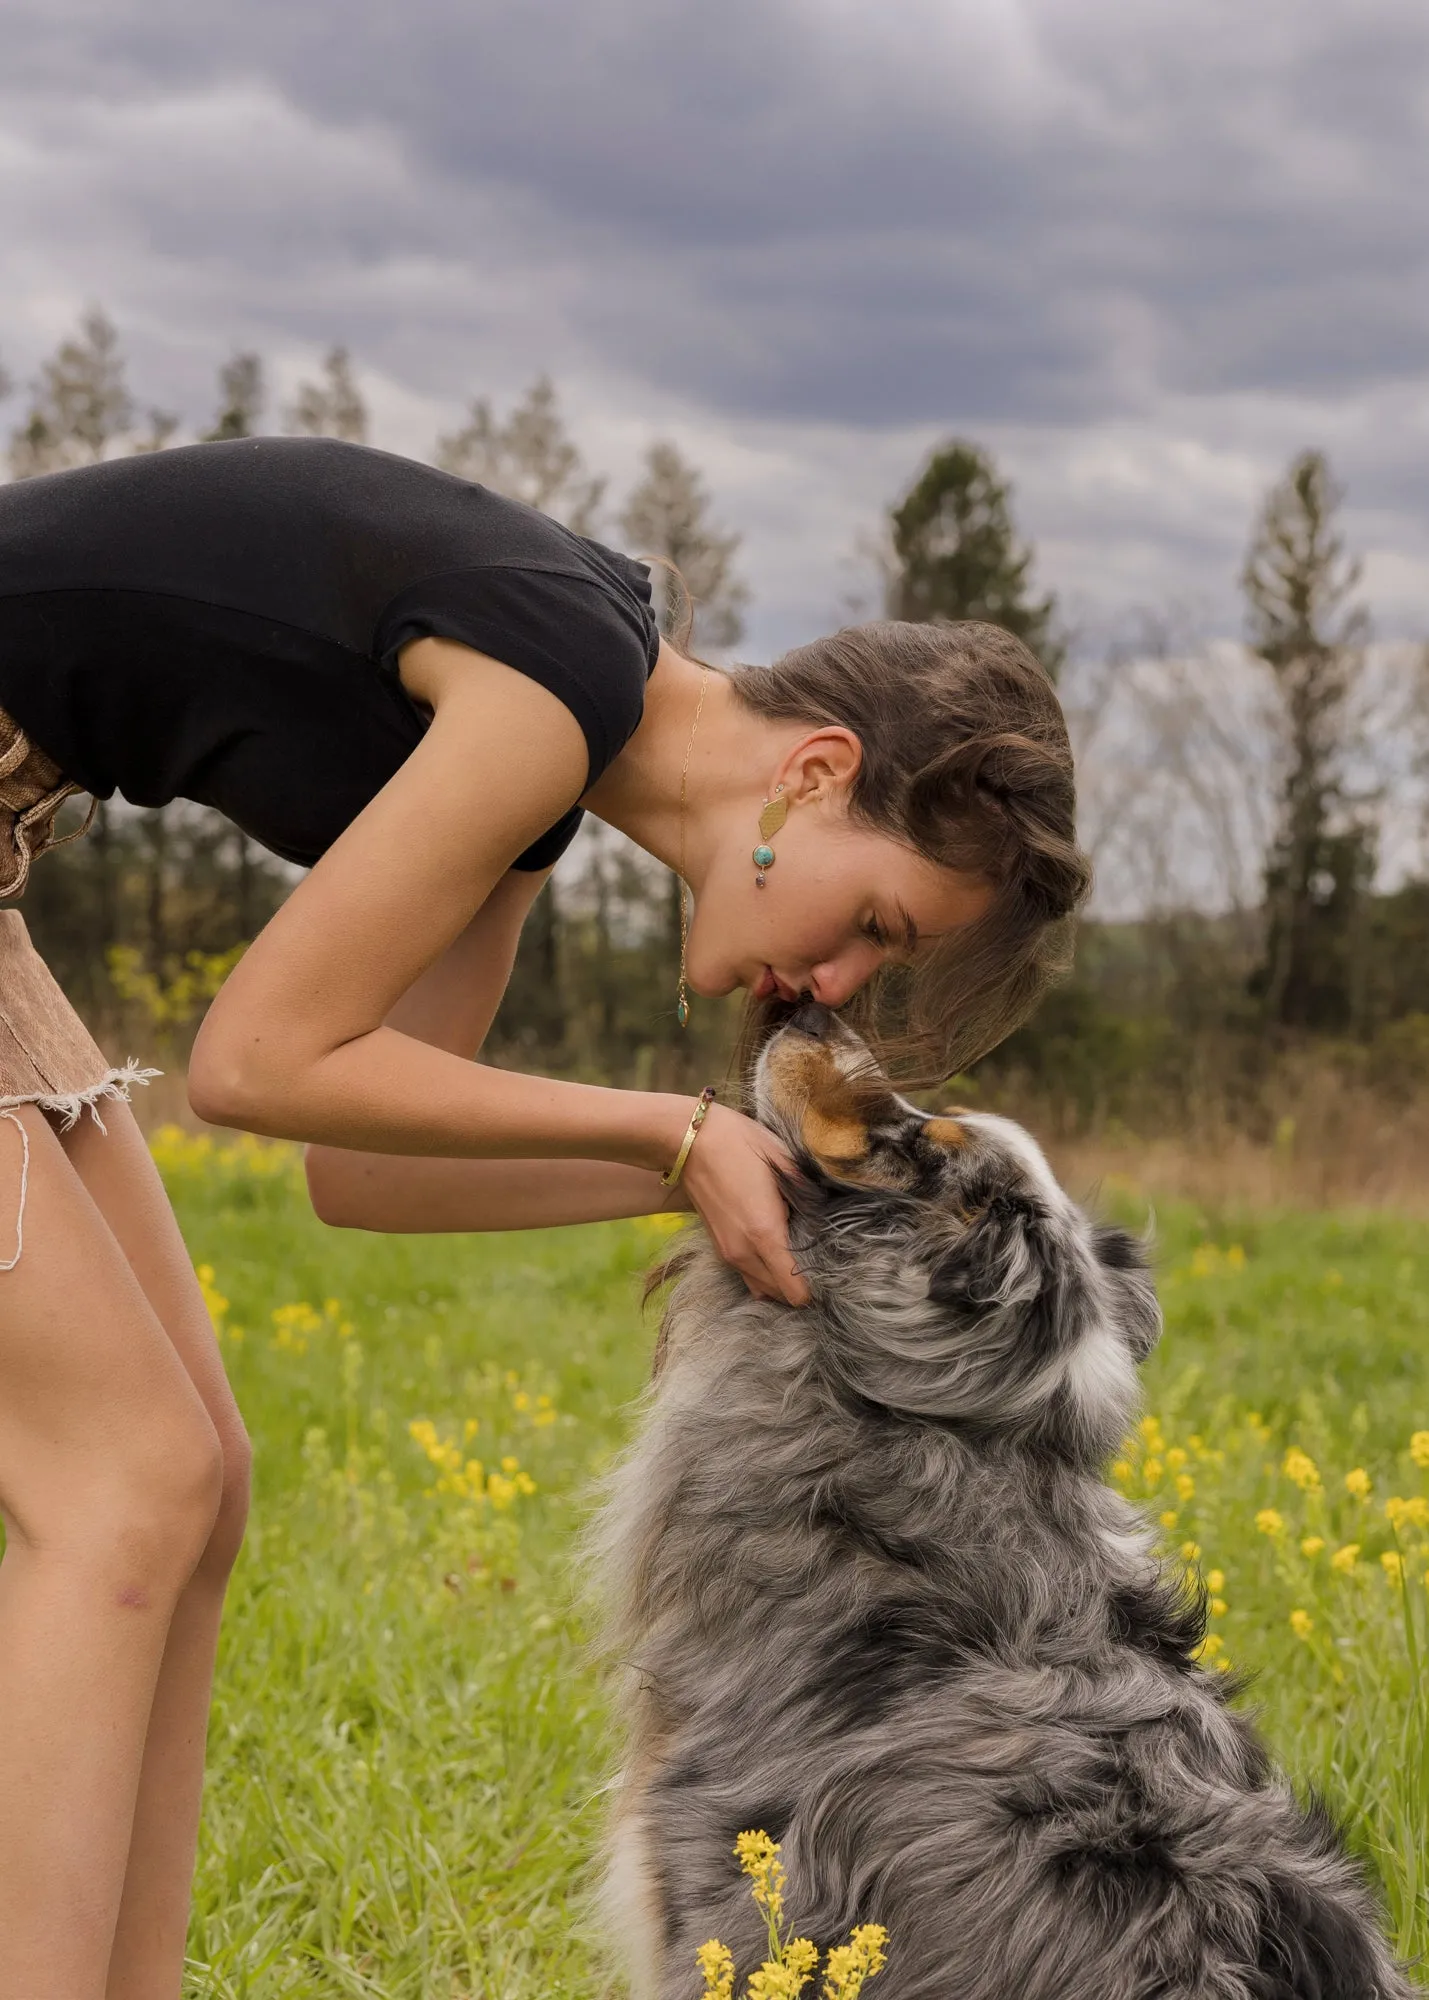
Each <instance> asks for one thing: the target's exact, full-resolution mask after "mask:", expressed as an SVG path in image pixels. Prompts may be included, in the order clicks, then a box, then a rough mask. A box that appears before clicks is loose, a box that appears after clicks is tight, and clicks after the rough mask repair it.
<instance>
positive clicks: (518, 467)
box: [437, 375, 606, 535]
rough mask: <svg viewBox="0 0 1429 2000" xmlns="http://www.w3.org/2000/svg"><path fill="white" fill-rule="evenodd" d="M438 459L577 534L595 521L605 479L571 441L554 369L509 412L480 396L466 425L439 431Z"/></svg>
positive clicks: (445, 466)
mask: <svg viewBox="0 0 1429 2000" xmlns="http://www.w3.org/2000/svg"><path fill="white" fill-rule="evenodd" d="M437 464H438V465H439V466H440V467H441V468H442V470H443V471H444V472H454V473H456V474H457V476H458V478H461V479H473V480H475V481H476V482H477V483H478V485H481V486H489V487H490V488H491V490H492V491H493V492H494V493H505V494H507V495H508V496H509V497H510V498H511V499H513V500H524V501H525V503H526V505H527V506H528V507H536V508H539V510H540V511H541V513H543V514H549V515H551V516H552V518H553V519H555V520H557V521H561V522H564V524H565V526H566V527H568V528H571V529H573V530H574V531H575V533H576V534H578V535H588V534H590V533H591V531H592V529H593V528H594V526H595V521H596V516H597V515H598V513H599V511H600V504H601V501H602V500H603V499H604V497H605V487H606V482H605V480H603V479H596V478H593V477H592V476H591V475H590V474H589V473H588V472H587V471H586V467H585V460H584V459H583V458H582V456H581V454H580V451H579V449H578V448H577V446H576V445H575V444H574V443H573V442H572V441H571V438H570V435H569V433H568V432H567V430H566V425H565V419H564V418H563V417H562V415H561V411H560V404H559V401H558V399H557V396H556V391H555V386H554V384H553V383H552V381H551V378H550V377H549V375H541V376H538V377H537V379H536V381H535V382H533V383H532V385H531V387H530V388H529V389H528V390H527V392H526V396H525V399H524V401H522V402H520V403H518V404H517V405H516V407H515V408H514V409H513V410H512V411H511V412H510V414H509V415H508V416H507V417H505V418H504V419H502V418H498V417H497V416H496V415H495V414H494V412H493V410H492V407H491V404H490V402H489V401H488V400H487V398H486V397H485V396H478V397H474V398H473V400H472V402H471V403H470V405H469V406H468V411H467V420H466V422H465V423H464V424H463V425H462V426H461V428H460V429H459V430H455V431H451V432H449V433H448V434H447V435H446V436H444V437H440V438H438V439H437Z"/></svg>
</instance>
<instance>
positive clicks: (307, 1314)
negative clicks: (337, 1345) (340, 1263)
mask: <svg viewBox="0 0 1429 2000" xmlns="http://www.w3.org/2000/svg"><path fill="white" fill-rule="evenodd" d="M272 1319H273V1328H274V1331H273V1338H272V1339H271V1340H270V1341H269V1343H268V1345H269V1346H270V1347H273V1348H276V1349H277V1350H278V1351H279V1353H282V1354H306V1353H307V1351H308V1342H309V1341H310V1340H311V1339H312V1338H313V1337H314V1335H315V1334H320V1333H332V1334H336V1336H337V1338H338V1339H339V1340H347V1339H348V1338H350V1336H351V1333H352V1321H351V1320H350V1319H344V1318H343V1316H342V1307H341V1305H340V1304H339V1303H338V1301H337V1300H336V1299H324V1300H323V1303H322V1310H321V1312H320V1311H319V1310H318V1308H317V1307H316V1306H311V1305H309V1304H308V1302H307V1300H306V1299H294V1300H293V1302H292V1303H291V1304H290V1305H286V1306H274V1308H273V1313H272Z"/></svg>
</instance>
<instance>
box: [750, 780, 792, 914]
mask: <svg viewBox="0 0 1429 2000" xmlns="http://www.w3.org/2000/svg"><path fill="white" fill-rule="evenodd" d="M783 790H784V787H783V786H782V785H776V786H775V787H774V796H773V798H772V799H766V800H765V801H764V804H763V806H762V807H761V808H760V813H759V845H758V847H756V848H755V850H754V857H753V858H754V886H755V888H756V889H762V888H763V887H764V871H765V869H766V868H772V867H773V866H774V849H773V848H772V847H771V846H770V845H769V843H770V841H771V840H772V839H773V838H774V836H775V834H776V833H777V832H778V831H779V829H780V827H781V826H782V825H783V824H784V822H785V820H786V819H787V818H788V817H789V801H788V800H787V799H786V798H781V797H780V794H781V792H782V791H783Z"/></svg>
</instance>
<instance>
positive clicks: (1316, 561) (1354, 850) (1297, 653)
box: [1241, 451, 1376, 1030]
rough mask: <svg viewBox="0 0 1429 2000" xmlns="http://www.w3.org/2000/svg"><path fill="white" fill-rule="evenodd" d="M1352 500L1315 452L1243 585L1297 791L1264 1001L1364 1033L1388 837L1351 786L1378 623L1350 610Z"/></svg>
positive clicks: (1274, 901)
mask: <svg viewBox="0 0 1429 2000" xmlns="http://www.w3.org/2000/svg"><path fill="white" fill-rule="evenodd" d="M1341 497H1342V496H1341V494H1340V491H1339V488H1338V487H1337V486H1336V485H1335V482H1334V480H1333V479H1332V477H1331V475H1330V469H1329V466H1328V465H1327V463H1326V461H1325V459H1324V457H1323V455H1322V454H1321V453H1320V452H1317V451H1306V452H1302V453H1301V454H1300V456H1299V457H1298V458H1297V459H1296V460H1295V461H1294V462H1293V464H1292V465H1291V467H1290V469H1289V471H1288V472H1287V473H1286V475H1285V477H1284V479H1282V480H1281V481H1280V482H1279V484H1278V485H1276V486H1274V487H1273V488H1272V489H1271V491H1270V493H1269V494H1268V495H1267V496H1266V500H1265V504H1264V506H1263V508H1262V510H1261V514H1260V519H1259V521H1258V522H1257V524H1256V527H1255V531H1254V534H1253V537H1252V540H1251V546H1250V550H1249V553H1248V555H1247V557H1246V563H1245V568H1244V570H1243V571H1242V573H1241V586H1242V589H1243V590H1244V592H1245V597H1246V606H1247V623H1248V627H1249V638H1250V644H1251V646H1252V648H1253V650H1254V651H1255V652H1257V653H1258V654H1259V655H1260V657H1261V659H1263V660H1264V661H1265V662H1266V664H1267V665H1268V666H1269V668H1270V670H1271V672H1272V674H1273V675H1274V676H1275V683H1276V689H1277V692H1278V694H1279V697H1280V726H1281V750H1282V759H1283V764H1284V778H1283V781H1282V785H1281V793H1280V808H1279V824H1278V828H1277V831H1276V836H1275V840H1274V843H1273V845H1272V847H1271V851H1270V855H1269V857H1268V860H1267V863H1266V871H1265V888H1266V917H1267V933H1266V949H1265V960H1264V963H1263V965H1262V966H1261V968H1260V970H1259V972H1258V973H1257V975H1256V977H1255V979H1254V981H1253V983H1252V990H1253V991H1254V993H1255V994H1256V995H1257V997H1259V998H1260V1000H1261V1001H1262V1003H1263V1005H1264V1007H1265V1011H1266V1014H1267V1015H1268V1017H1269V1018H1270V1020H1272V1021H1273V1022H1275V1023H1276V1024H1278V1025H1280V1026H1282V1027H1303V1028H1319V1029H1327V1030H1337V1029H1344V1028H1346V1027H1348V1026H1351V1025H1353V1021H1354V1015H1355V1011H1356V1009H1355V997H1356V991H1357V985H1358V980H1357V971H1356V954H1357V946H1358V941H1359V934H1360V930H1361V928H1362V923H1363V918H1364V914H1365V905H1366V900H1367V898H1368V896H1369V894H1370V891H1371V888H1372V886H1373V882H1374V874H1375V863H1376V841H1375V830H1374V827H1373V825H1372V824H1371V823H1370V822H1369V821H1368V820H1367V819H1366V817H1365V814H1364V804H1365V802H1364V801H1361V800H1355V799H1353V798H1351V796H1350V795H1349V792H1348V789H1347V783H1346V769H1345V766H1346V759H1347V754H1348V751H1349V748H1350V740H1349V739H1350V735H1351V728H1352V724H1351V714H1350V702H1351V696H1352V695H1353V692H1354V688H1355V683H1356V681H1357V679H1358V678H1359V674H1360V670H1361V667H1362V665H1363V659H1364V653H1363V647H1364V641H1365V638H1366V636H1367V633H1368V621H1367V619H1366V616H1365V613H1364V610H1363V609H1362V607H1360V606H1359V605H1356V604H1354V603H1353V602H1352V601H1351V600H1352V598H1353V595H1354V592H1355V590H1356V588H1357V586H1358V584H1359V579H1360V565H1359V563H1358V562H1356V561H1353V560H1351V559H1350V558H1349V557H1347V556H1346V554H1345V545H1344V540H1343V537H1342V536H1341V535H1340V534H1339V533H1338V532H1337V531H1336V529H1335V526H1334V520H1335V515H1336V513H1337V511H1338V509H1339V505H1340V501H1341Z"/></svg>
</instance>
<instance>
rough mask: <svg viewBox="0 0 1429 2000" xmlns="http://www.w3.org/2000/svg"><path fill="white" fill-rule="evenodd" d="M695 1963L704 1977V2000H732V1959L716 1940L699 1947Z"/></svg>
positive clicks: (723, 1946) (726, 1949) (725, 1948)
mask: <svg viewBox="0 0 1429 2000" xmlns="http://www.w3.org/2000/svg"><path fill="white" fill-rule="evenodd" d="M695 1963H696V1965H698V1967H699V1968H700V1971H701V1973H702V1974H703V1975H704V1982H705V1991H704V2000H733V1996H734V1959H733V1958H732V1956H731V1955H730V1952H729V1950H728V1948H727V1947H726V1946H725V1945H722V1944H721V1943H720V1941H719V1939H718V1938H711V1939H710V1940H709V1943H708V1944H702V1945H701V1946H700V1948H699V1950H698V1951H697V1952H696V1953H695Z"/></svg>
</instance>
